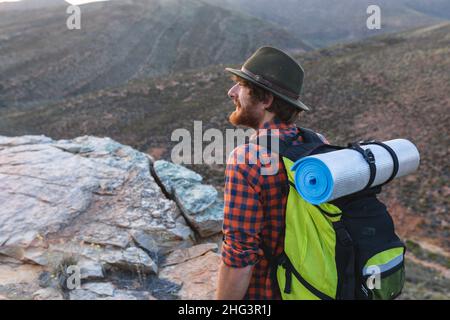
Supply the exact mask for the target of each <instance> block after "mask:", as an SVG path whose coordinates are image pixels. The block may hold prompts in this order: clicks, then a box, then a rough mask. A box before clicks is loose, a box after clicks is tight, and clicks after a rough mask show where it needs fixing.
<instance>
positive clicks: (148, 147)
mask: <svg viewBox="0 0 450 320" xmlns="http://www.w3.org/2000/svg"><path fill="white" fill-rule="evenodd" d="M449 41H450V23H444V24H439V25H435V26H433V27H427V28H421V29H417V30H414V31H408V32H404V33H398V34H395V35H390V36H382V37H378V38H373V39H370V40H366V41H363V42H360V43H354V44H350V45H340V46H335V47H332V48H329V49H323V50H320V51H315V52H310V53H305V54H302V55H300V56H298V57H297V58H298V60H299V61H301V63H302V64H303V66H304V68H305V71H306V79H305V89H304V92H305V96H304V101H305V103H306V104H307V105H310V106H312V107H313V108H314V110H313V112H311V113H309V114H305V115H304V116H303V118H302V120H301V121H299V122H298V124H299V125H302V126H305V127H310V128H314V129H316V130H318V131H320V132H322V133H323V134H325V135H326V136H327V137H328V138H329V140H330V141H331V142H333V143H340V144H344V143H347V142H349V141H354V140H359V139H361V138H377V139H380V140H389V139H394V138H399V137H402V138H406V139H410V140H411V141H413V142H414V143H415V144H416V145H417V146H418V148H419V150H420V152H421V166H420V169H419V171H418V172H417V173H416V174H414V175H411V176H409V177H406V178H404V179H399V180H398V181H395V182H393V183H392V184H391V185H389V186H387V187H386V188H385V192H384V193H383V199H384V200H385V201H386V202H387V203H388V204H389V206H390V208H391V210H392V211H393V212H395V219H396V221H397V222H398V225H399V228H400V230H401V233H402V234H404V235H408V236H411V237H418V238H421V239H427V240H429V241H430V242H431V243H435V244H437V245H440V246H442V247H444V248H447V249H449V248H450V242H449V239H450V228H449V225H450V221H449V218H448V214H447V212H448V209H449V207H450V203H449V199H450V197H449V196H450V189H449V187H448V181H449V171H448V161H447V159H448V147H446V146H448V145H449V142H450V141H449V136H450V135H449V129H448V123H449V114H450V112H449V111H450V110H449V106H450V98H449V96H448V92H449V90H448V89H449V88H448V83H450V74H449V73H448V70H449V69H450V48H449V47H448V43H449ZM223 67H224V66H223V65H221V66H213V67H208V68H205V69H201V70H192V71H188V72H185V73H182V74H179V75H173V76H168V77H165V78H158V79H148V80H145V81H133V82H131V83H129V84H128V85H126V86H119V87H116V88H110V89H105V90H99V91H96V92H91V93H88V94H84V95H79V96H76V97H73V98H70V99H66V100H64V101H61V102H58V103H53V104H44V105H40V106H34V107H33V108H3V109H0V135H2V134H3V135H5V134H7V135H22V134H29V133H33V134H41V133H44V134H46V135H49V136H51V137H53V138H70V137H75V136H79V135H83V134H92V135H99V136H110V137H112V138H114V139H116V140H118V141H120V142H122V143H125V144H129V145H132V146H133V147H136V148H139V149H140V150H143V151H148V152H150V153H153V152H154V153H155V154H158V155H162V156H163V157H166V158H168V157H170V150H171V146H173V145H174V144H175V142H171V141H170V137H171V133H172V131H173V130H175V129H177V128H180V127H183V128H187V129H188V130H191V131H192V129H193V121H194V120H202V121H203V126H204V130H206V129H207V128H219V129H225V128H231V126H230V125H229V124H228V121H227V117H228V114H229V113H230V112H231V111H232V110H233V106H232V104H231V103H230V101H229V99H228V97H227V95H226V92H227V90H228V88H229V87H230V86H231V84H232V83H231V81H230V80H229V79H228V76H227V75H226V74H225V73H224V72H223ZM196 169H198V170H199V171H201V172H202V173H204V174H206V175H209V179H210V182H212V183H214V184H216V185H217V186H219V187H220V186H221V184H222V183H223V167H222V166H218V167H217V166H199V167H198V168H196Z"/></svg>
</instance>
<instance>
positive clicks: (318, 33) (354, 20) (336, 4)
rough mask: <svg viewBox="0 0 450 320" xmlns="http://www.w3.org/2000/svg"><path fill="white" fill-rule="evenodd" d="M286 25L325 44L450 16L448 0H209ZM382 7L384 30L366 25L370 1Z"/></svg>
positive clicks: (321, 45)
mask: <svg viewBox="0 0 450 320" xmlns="http://www.w3.org/2000/svg"><path fill="white" fill-rule="evenodd" d="M208 1H209V2H210V3H213V4H217V5H219V4H220V5H222V6H225V7H227V8H232V9H234V10H240V11H242V12H246V13H248V14H251V15H253V16H255V17H259V18H261V19H263V20H267V21H272V22H273V23H275V24H278V25H280V26H283V27H285V28H286V29H287V30H289V31H290V32H291V33H292V34H294V35H297V37H300V38H301V39H304V40H305V41H307V42H308V43H310V44H312V45H314V46H318V47H323V46H328V45H330V44H333V43H337V42H343V41H355V40H358V39H362V38H365V37H369V36H374V35H378V34H381V33H387V32H396V31H400V30H406V29H410V28H413V27H419V26H424V25H429V24H433V23H437V22H439V21H440V20H442V19H445V20H448V19H450V2H449V1H446V0H395V1H392V0H379V1H376V3H375V2H374V1H370V0H339V1H335V0H279V1H271V0H253V1H247V0H208ZM372 4H376V5H378V6H379V7H380V10H381V27H382V29H381V30H369V29H367V27H366V20H367V18H368V16H369V15H368V14H367V13H366V9H367V7H368V6H369V5H372Z"/></svg>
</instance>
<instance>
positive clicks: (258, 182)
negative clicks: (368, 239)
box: [222, 119, 302, 300]
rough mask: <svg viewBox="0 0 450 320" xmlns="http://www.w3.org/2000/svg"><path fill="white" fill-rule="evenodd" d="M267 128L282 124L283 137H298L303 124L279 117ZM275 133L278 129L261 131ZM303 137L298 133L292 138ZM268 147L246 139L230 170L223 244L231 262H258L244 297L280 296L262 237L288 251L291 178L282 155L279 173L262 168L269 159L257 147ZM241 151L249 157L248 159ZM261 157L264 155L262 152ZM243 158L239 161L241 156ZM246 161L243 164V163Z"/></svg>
mask: <svg viewBox="0 0 450 320" xmlns="http://www.w3.org/2000/svg"><path fill="white" fill-rule="evenodd" d="M262 128H263V129H278V133H279V138H280V140H285V139H286V138H287V137H295V136H296V135H297V134H298V133H299V129H297V126H296V125H295V124H291V125H288V124H285V123H282V122H281V121H280V120H278V119H274V120H272V121H270V122H267V123H264V125H263V126H262ZM268 133H269V134H271V135H274V134H276V132H275V133H274V132H273V131H266V132H265V133H264V132H261V131H258V132H257V135H261V134H268ZM300 143H302V138H301V137H298V138H297V140H295V141H293V144H294V145H295V144H300ZM262 149H264V150H262ZM259 150H261V153H262V154H264V151H267V150H266V149H265V148H264V147H263V146H258V145H256V144H243V145H240V146H238V147H237V148H236V149H234V150H233V152H232V153H231V154H230V157H229V158H228V161H227V167H226V170H225V191H224V200H225V208H224V222H223V234H224V240H223V244H222V259H223V262H224V263H225V264H226V265H227V266H230V267H234V268H243V267H246V266H248V265H255V266H254V269H253V274H252V277H251V280H250V284H249V287H248V290H247V293H246V295H245V297H244V299H251V300H265V299H271V300H273V299H278V300H279V299H281V294H280V291H279V289H278V287H277V286H274V287H275V289H273V287H272V281H271V278H270V274H269V262H268V260H267V259H266V258H265V257H264V252H263V250H262V248H261V246H262V242H264V244H265V246H266V247H268V248H270V250H271V253H272V254H274V253H275V255H278V254H280V253H282V252H283V247H284V230H285V211H286V202H287V196H288V191H289V187H288V180H287V179H288V178H287V175H286V172H285V169H284V165H283V162H282V161H279V162H278V172H277V174H275V175H263V174H261V168H263V167H267V166H268V165H266V161H260V159H258V155H257V152H258V151H259ZM242 157H245V162H244V163H243V161H242ZM260 158H261V159H263V160H264V158H263V157H262V156H261V155H260ZM238 159H241V160H240V161H236V160H238ZM242 163H243V164H242Z"/></svg>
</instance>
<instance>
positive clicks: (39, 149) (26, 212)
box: [0, 136, 194, 268]
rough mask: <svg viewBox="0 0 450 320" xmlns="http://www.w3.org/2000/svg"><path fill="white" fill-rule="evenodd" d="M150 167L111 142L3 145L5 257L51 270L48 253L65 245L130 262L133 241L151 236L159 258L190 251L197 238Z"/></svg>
mask: <svg viewBox="0 0 450 320" xmlns="http://www.w3.org/2000/svg"><path fill="white" fill-rule="evenodd" d="M149 165H150V164H149V157H147V156H146V155H144V154H143V153H141V152H138V151H136V150H134V149H132V148H130V147H128V146H124V145H121V144H119V143H117V142H115V141H113V140H111V139H109V138H96V137H90V136H85V137H79V138H76V139H73V140H60V141H53V140H51V139H50V138H47V137H44V136H24V137H14V138H8V137H0V179H1V181H2V184H1V185H0V212H1V214H0V253H1V254H3V255H6V256H9V257H12V258H14V259H17V260H20V261H22V262H31V263H36V264H40V265H44V266H47V265H49V264H51V263H52V262H51V261H49V259H51V256H52V255H51V252H49V246H51V245H53V244H55V243H59V242H61V241H63V242H64V243H69V242H70V243H72V246H75V247H76V246H78V243H79V242H80V243H83V242H84V243H88V244H94V245H100V246H103V247H107V248H112V249H114V248H117V249H124V252H125V255H127V254H129V253H130V252H131V251H126V250H127V248H129V247H133V244H132V243H131V241H132V234H135V233H141V234H151V235H152V239H153V240H154V242H155V248H154V250H155V251H159V250H163V251H170V250H174V249H176V248H177V247H180V248H183V247H187V246H190V245H192V243H193V239H194V235H193V233H192V231H191V230H190V229H189V227H188V226H187V225H186V223H185V222H184V221H183V220H180V219H178V217H179V216H180V211H179V209H178V208H177V206H176V204H175V203H174V202H173V201H170V200H168V199H166V198H165V197H164V195H163V193H162V191H161V189H160V187H159V186H158V184H157V183H156V182H155V180H154V179H153V177H152V176H151V174H150V170H149ZM155 234H157V236H155ZM168 243H170V246H171V247H170V248H168V247H167V246H168ZM160 245H161V248H159V246H160ZM133 250H134V249H133ZM128 258H132V257H126V258H125V259H124V260H123V261H124V262H125V261H127V260H128ZM131 260H133V259H131ZM144 266H145V265H144ZM148 267H150V265H148ZM151 268H153V267H151Z"/></svg>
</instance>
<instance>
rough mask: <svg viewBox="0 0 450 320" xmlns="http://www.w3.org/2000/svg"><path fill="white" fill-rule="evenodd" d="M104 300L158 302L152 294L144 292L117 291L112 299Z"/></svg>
mask: <svg viewBox="0 0 450 320" xmlns="http://www.w3.org/2000/svg"><path fill="white" fill-rule="evenodd" d="M104 300H156V299H155V298H154V297H153V296H152V295H151V294H149V293H147V292H143V291H132V290H116V291H115V292H114V295H113V296H112V297H106V298H104Z"/></svg>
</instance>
